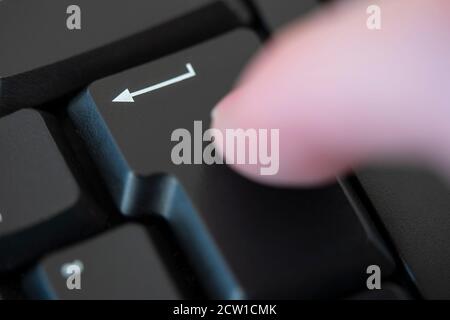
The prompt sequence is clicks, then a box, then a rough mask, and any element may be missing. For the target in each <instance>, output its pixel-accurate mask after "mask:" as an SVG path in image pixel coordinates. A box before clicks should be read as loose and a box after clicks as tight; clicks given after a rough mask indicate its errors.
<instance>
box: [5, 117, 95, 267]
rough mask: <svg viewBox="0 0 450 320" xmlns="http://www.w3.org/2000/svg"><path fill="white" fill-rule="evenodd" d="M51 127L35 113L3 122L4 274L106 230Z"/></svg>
mask: <svg viewBox="0 0 450 320" xmlns="http://www.w3.org/2000/svg"><path fill="white" fill-rule="evenodd" d="M50 128H53V124H52V121H51V119H49V118H44V117H43V116H42V115H41V114H40V113H39V112H37V111H32V110H23V111H19V112H16V113H14V114H12V115H10V116H7V117H4V118H1V119H0V154H1V156H0V177H1V178H0V214H1V222H0V271H9V270H10V269H12V268H14V267H16V266H18V265H20V264H22V263H24V262H27V261H29V260H30V259H33V258H36V257H37V256H38V255H40V254H42V253H43V252H46V251H47V250H50V249H53V248H55V247H57V246H58V245H62V244H64V243H67V242H69V241H72V240H75V239H79V238H80V237H83V236H87V235H89V234H91V233H92V232H94V231H97V230H99V229H100V228H101V227H102V226H103V223H104V218H103V217H102V215H100V214H99V213H98V212H96V210H95V208H94V207H92V205H91V203H88V201H87V199H86V198H85V197H84V196H83V195H82V192H81V191H80V188H79V186H78V183H77V181H76V180H75V178H74V176H73V175H72V173H71V170H70V169H69V167H68V166H67V164H66V161H65V160H64V158H63V156H62V155H61V153H60V150H59V149H58V146H57V145H56V143H55V141H54V138H53V136H52V134H53V133H51V132H50Z"/></svg>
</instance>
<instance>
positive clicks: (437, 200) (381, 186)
mask: <svg viewBox="0 0 450 320" xmlns="http://www.w3.org/2000/svg"><path fill="white" fill-rule="evenodd" d="M357 177H358V179H359V181H360V182H361V184H362V187H363V188H364V190H365V191H366V193H367V196H368V197H369V199H370V201H371V203H372V205H373V206H374V209H375V211H376V212H377V213H378V215H379V217H380V218H381V220H382V222H383V224H384V225H385V227H386V229H387V231H388V233H389V234H390V237H391V238H392V241H393V243H394V245H395V246H396V248H397V250H398V252H399V254H400V256H401V257H402V258H403V260H404V261H405V263H406V265H407V266H408V268H409V270H410V272H411V275H412V277H413V280H415V282H416V285H417V287H418V289H419V291H420V293H421V294H422V295H423V296H424V297H425V298H427V299H450V256H449V255H448V254H447V252H448V248H449V246H450V215H449V212H450V188H449V187H448V185H447V184H446V182H445V181H444V180H442V179H443V178H442V177H437V176H436V175H434V174H431V173H430V172H428V171H426V170H423V169H421V168H406V167H403V168H399V167H384V168H383V167H371V168H365V169H362V170H360V171H358V172H357Z"/></svg>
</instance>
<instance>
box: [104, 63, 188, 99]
mask: <svg viewBox="0 0 450 320" xmlns="http://www.w3.org/2000/svg"><path fill="white" fill-rule="evenodd" d="M186 69H187V71H188V72H186V73H184V74H182V75H179V76H178V77H175V78H172V79H169V80H166V81H163V82H160V83H158V84H155V85H152V86H150V87H147V88H144V89H141V90H139V91H135V92H130V90H128V89H125V90H124V91H122V93H120V94H119V95H118V96H117V97H115V98H114V100H113V101H112V102H134V99H133V98H134V97H137V96H140V95H141V94H144V93H149V92H152V91H155V90H158V89H161V88H164V87H167V86H170V85H172V84H175V83H177V82H180V81H184V80H186V79H189V78H192V77H195V76H196V75H197V74H196V73H195V70H194V68H193V67H192V65H191V64H190V63H187V64H186Z"/></svg>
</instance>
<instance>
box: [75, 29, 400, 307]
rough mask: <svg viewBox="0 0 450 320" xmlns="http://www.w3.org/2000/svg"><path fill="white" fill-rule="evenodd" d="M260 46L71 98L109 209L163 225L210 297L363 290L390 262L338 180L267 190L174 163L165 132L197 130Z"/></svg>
mask: <svg viewBox="0 0 450 320" xmlns="http://www.w3.org/2000/svg"><path fill="white" fill-rule="evenodd" d="M258 46H259V41H258V39H257V38H256V36H255V35H254V34H253V33H251V32H249V31H245V30H240V31H235V32H232V33H230V34H227V35H225V36H222V37H220V38H217V39H215V40H211V41H209V42H206V43H203V44H201V45H198V46H195V47H192V48H190V49H188V50H184V51H181V52H179V53H177V54H174V55H171V56H168V57H165V58H163V59H160V60H158V61H155V62H152V63H149V64H146V65H142V66H139V67H137V68H134V69H130V70H127V71H125V72H123V73H119V74H117V75H114V76H111V77H108V78H105V79H102V80H99V81H97V82H95V83H94V84H92V85H91V86H89V88H88V90H86V91H85V92H83V93H82V94H80V96H79V97H78V98H76V99H75V100H74V101H73V102H72V104H71V106H70V108H69V109H70V111H69V113H70V115H71V117H72V119H73V121H74V122H75V124H76V125H77V127H78V128H79V131H80V133H81V134H82V135H83V136H84V138H85V140H86V143H87V145H88V146H89V147H90V150H91V152H92V156H93V158H94V159H95V160H96V161H97V164H98V166H99V168H100V170H101V171H102V172H103V177H104V179H105V181H106V182H107V184H108V185H109V187H110V191H111V192H112V194H113V196H114V198H115V200H116V203H117V206H118V207H119V208H120V209H121V211H122V212H123V213H124V214H125V215H134V216H136V215H142V214H144V215H145V214H147V215H148V214H152V213H153V214H156V215H159V216H160V217H162V218H163V219H165V220H166V221H167V223H168V224H169V225H170V227H171V228H172V230H173V232H174V233H175V235H176V236H177V238H178V240H179V242H180V244H181V246H183V248H184V250H185V251H186V253H187V254H188V256H189V258H190V259H191V263H192V265H193V266H194V267H195V268H196V270H197V273H198V275H199V277H200V279H201V281H202V283H203V284H204V286H205V287H206V288H207V289H208V292H209V295H210V297H213V298H223V299H236V298H293V297H297V298H309V297H323V296H327V297H328V296H340V295H341V294H344V293H350V292H354V291H356V290H357V289H359V288H362V287H363V286H365V283H366V277H367V275H366V268H367V266H368V265H371V264H378V265H379V266H380V267H381V268H382V270H383V271H382V272H383V275H385V276H388V275H389V274H390V273H391V272H392V271H393V269H394V263H393V261H392V258H391V257H390V255H389V253H388V252H387V251H386V250H385V249H384V246H383V243H382V242H381V240H380V239H379V237H378V236H377V234H376V232H375V231H374V230H373V228H372V227H371V224H370V221H369V220H367V217H365V215H364V213H363V212H355V210H354V208H353V207H352V205H351V204H350V203H349V201H348V200H347V198H346V196H345V194H344V192H343V191H342V189H341V188H340V186H339V185H338V184H335V185H333V186H329V187H326V188H322V189H317V190H283V189H275V188H269V187H264V186H260V185H256V184H254V183H252V182H250V181H248V180H246V179H245V178H242V177H240V176H238V175H237V174H235V173H234V172H232V171H231V170H230V169H229V168H228V167H226V166H225V165H210V166H209V165H198V164H197V165H175V164H174V163H173V162H172V161H171V149H172V147H173V146H174V142H172V141H171V134H172V132H173V131H174V130H175V129H177V128H186V129H187V130H189V131H190V132H193V130H194V129H193V127H194V120H201V121H203V126H204V129H206V128H207V127H208V126H209V114H210V111H211V109H212V108H213V107H214V105H215V104H216V103H217V102H218V101H219V100H220V98H221V97H223V96H224V95H225V94H226V93H227V92H228V91H229V90H230V88H231V87H232V86H233V83H234V81H235V80H236V78H237V76H238V74H239V72H240V70H241V69H242V67H243V66H244V65H245V63H246V61H248V59H249V58H250V56H251V55H252V54H253V53H254V52H255V51H256V50H257V48H258ZM173 79H175V80H173ZM180 79H181V80H180ZM161 84H163V85H161ZM155 88H156V89H155Z"/></svg>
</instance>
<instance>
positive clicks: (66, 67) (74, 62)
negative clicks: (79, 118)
mask: <svg viewBox="0 0 450 320" xmlns="http://www.w3.org/2000/svg"><path fill="white" fill-rule="evenodd" d="M73 4H76V5H78V6H79V8H80V9H81V29H80V30H76V29H75V30H69V29H68V28H67V26H66V20H67V19H68V18H69V16H70V14H67V13H66V11H67V8H68V7H69V6H70V5H73ZM249 19H250V17H249V15H248V14H247V12H246V11H245V9H244V7H243V6H242V5H241V3H240V2H239V1H237V0H224V1H220V0H218V1H216V0H190V1H186V0H151V1H148V0H127V1H126V2H122V1H109V0H96V1H91V0H79V1H76V2H75V3H74V2H73V1H69V0H41V1H28V0H3V1H0V43H1V44H2V49H1V50H0V80H1V86H0V88H1V91H0V113H4V112H10V111H11V110H15V109H17V108H24V107H31V106H36V105H39V104H42V103H44V102H47V101H49V100H52V99H54V98H57V97H60V96H62V95H64V94H67V93H69V92H71V91H72V90H75V89H78V88H80V87H82V86H84V85H87V84H88V83H89V82H91V81H93V80H95V79H98V78H101V77H103V76H105V75H108V74H112V73H115V72H118V71H120V70H122V69H124V68H127V67H130V66H134V65H137V64H139V63H142V62H146V61H150V60H152V59H155V58H156V57H159V56H161V55H163V54H167V53H169V52H172V51H176V50H178V49H180V48H183V47H185V46H187V45H191V44H193V43H196V42H198V41H200V40H202V39H206V38H208V37H210V36H214V35H215V34H218V33H221V32H223V31H225V30H229V29H231V28H233V27H235V26H238V25H242V24H246V23H248V21H249Z"/></svg>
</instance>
